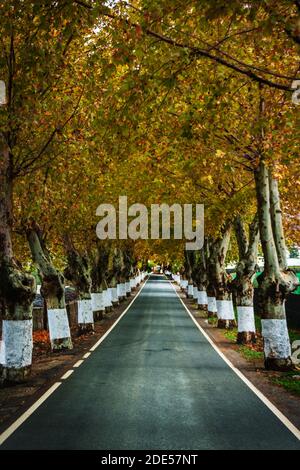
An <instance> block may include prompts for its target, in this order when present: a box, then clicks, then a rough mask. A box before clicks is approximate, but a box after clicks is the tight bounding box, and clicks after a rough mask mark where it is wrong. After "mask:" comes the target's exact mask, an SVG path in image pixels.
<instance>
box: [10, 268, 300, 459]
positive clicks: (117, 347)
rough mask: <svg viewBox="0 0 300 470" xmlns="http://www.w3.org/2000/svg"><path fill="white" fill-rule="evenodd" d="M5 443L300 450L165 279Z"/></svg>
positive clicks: (155, 282)
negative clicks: (191, 316) (194, 320)
mask: <svg viewBox="0 0 300 470" xmlns="http://www.w3.org/2000/svg"><path fill="white" fill-rule="evenodd" d="M1 448H2V449H99V450H104V449H105V450H116V449H122V450H125V449H126V450H138V449H145V450H148V449H151V450H159V449H164V450H202V449H300V441H299V440H298V439H297V437H296V436H295V435H294V434H293V433H292V432H291V431H290V430H289V429H288V428H287V427H286V426H285V425H284V424H283V423H282V422H281V421H280V419H279V418H278V417H277V416H275V414H274V413H273V412H272V411H271V410H270V409H269V408H268V407H267V406H266V405H265V404H264V403H263V401H261V400H260V399H259V398H258V397H257V395H256V394H255V393H254V392H253V391H252V390H251V389H250V388H249V387H248V386H247V385H246V384H245V383H244V382H243V381H242V380H241V378H240V377H238V376H237V375H236V374H235V372H234V371H233V370H232V368H230V366H229V365H228V364H227V363H226V362H225V361H224V360H223V359H222V357H220V355H219V354H218V353H217V352H216V351H215V349H214V348H213V347H212V345H211V344H210V343H209V341H208V340H207V339H206V338H205V336H204V335H203V334H202V333H201V331H200V330H199V329H198V328H197V327H196V325H195V324H194V322H193V320H192V319H191V318H190V316H189V315H188V313H187V311H186V309H185V308H184V306H183V304H182V302H181V301H180V299H179V298H178V296H177V294H176V292H175V290H174V289H173V287H172V285H171V283H170V282H169V281H167V280H166V279H165V278H164V277H163V276H151V277H150V279H149V280H148V281H147V283H146V285H145V287H144V288H143V289H142V291H141V293H140V295H138V297H137V298H136V299H135V300H134V302H133V303H132V305H131V306H130V308H129V310H128V311H127V313H126V314H125V315H124V316H123V317H122V319H121V320H120V321H119V323H118V324H117V325H116V326H115V328H113V330H112V331H111V333H110V334H109V335H108V336H107V337H106V338H105V339H104V341H103V342H102V343H101V344H99V346H98V347H97V348H96V349H95V350H94V351H93V352H92V354H91V355H90V356H89V357H88V358H87V359H85V360H84V362H83V363H82V364H81V365H80V367H78V368H76V369H75V370H74V373H72V375H70V376H69V377H68V378H67V379H66V380H63V381H62V383H61V385H59V386H58V388H57V389H56V390H55V391H54V393H52V394H51V395H50V396H49V398H47V400H45V401H44V402H43V403H42V404H41V405H40V406H39V407H38V408H37V409H36V411H35V412H34V413H32V414H31V415H30V416H29V417H28V419H26V420H25V421H24V422H23V424H21V425H20V426H19V427H18V428H17V429H16V430H15V431H14V432H13V433H12V434H11V435H10V436H9V437H8V439H6V440H5V441H4V443H3V445H2V447H1Z"/></svg>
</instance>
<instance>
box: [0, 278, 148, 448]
mask: <svg viewBox="0 0 300 470" xmlns="http://www.w3.org/2000/svg"><path fill="white" fill-rule="evenodd" d="M148 279H149V277H148ZM148 279H147V280H146V281H145V283H144V284H143V286H142V287H141V289H140V290H139V292H138V293H137V295H136V296H135V297H134V299H132V301H131V302H130V304H129V305H128V306H127V307H126V309H125V310H124V312H123V313H122V315H121V316H120V317H119V318H118V319H117V320H116V322H115V323H114V324H113V325H112V326H111V327H110V328H109V330H107V332H106V333H105V334H104V335H103V336H102V337H101V338H100V339H99V340H98V341H97V343H95V344H94V346H93V347H92V348H91V349H90V351H94V350H95V349H96V348H97V347H98V346H99V344H101V343H102V341H104V340H105V338H106V337H107V336H108V335H109V333H110V332H111V331H112V330H113V329H114V328H115V326H116V325H117V324H118V323H119V321H120V320H121V318H123V317H124V315H125V313H127V312H128V310H129V308H130V307H131V305H132V304H133V302H134V301H135V300H136V299H137V298H138V296H139V295H140V293H141V292H142V290H143V289H144V287H145V285H146V284H147V282H148ZM87 354H88V355H90V354H91V353H86V354H85V355H84V356H83V357H85V356H86V355H87ZM83 362H84V360H82V359H81V360H79V361H77V362H76V364H74V365H73V367H79V366H80V365H81V364H82V363H83ZM73 372H74V370H73V369H70V370H68V371H67V372H66V373H65V374H64V375H63V376H62V377H61V378H62V379H63V380H65V379H66V378H68V377H69V376H70V375H71V374H72V373H73ZM60 385H61V382H56V383H55V384H53V385H52V386H51V387H50V388H49V389H48V390H47V391H46V392H45V393H44V394H43V395H42V396H41V397H40V398H39V399H38V400H37V401H36V402H35V403H34V404H33V405H32V406H31V407H30V408H28V410H26V411H25V412H24V413H23V414H22V415H21V416H20V417H19V418H18V419H17V420H16V421H15V422H14V423H13V424H11V425H10V426H9V427H8V428H7V429H6V430H5V431H4V432H3V433H2V434H0V446H1V445H2V444H3V442H4V441H6V439H8V438H9V436H11V435H12V434H13V433H14V432H15V431H16V429H18V428H19V427H20V426H21V425H22V424H23V423H24V422H25V421H26V420H27V418H29V417H30V416H31V415H32V413H34V412H35V410H37V409H38V407H39V406H40V405H41V404H42V403H43V402H44V401H46V400H47V398H48V397H50V395H52V393H53V392H55V390H56V389H57V388H58V387H59V386H60Z"/></svg>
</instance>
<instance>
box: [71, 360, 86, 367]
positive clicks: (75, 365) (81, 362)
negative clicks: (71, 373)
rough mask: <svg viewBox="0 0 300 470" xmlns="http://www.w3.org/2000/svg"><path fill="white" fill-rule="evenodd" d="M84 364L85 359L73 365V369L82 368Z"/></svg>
mask: <svg viewBox="0 0 300 470" xmlns="http://www.w3.org/2000/svg"><path fill="white" fill-rule="evenodd" d="M83 363H84V359H80V360H79V361H77V362H75V364H74V365H73V367H79V366H81V364H83Z"/></svg>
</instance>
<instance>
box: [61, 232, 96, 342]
mask: <svg viewBox="0 0 300 470" xmlns="http://www.w3.org/2000/svg"><path fill="white" fill-rule="evenodd" d="M65 248H66V252H67V258H68V267H67V269H66V270H65V275H66V277H67V279H69V280H70V281H71V282H72V283H73V284H74V286H75V287H76V290H77V295H78V299H79V300H78V303H77V305H78V326H79V334H84V333H88V332H93V331H94V316H93V310H92V299H91V284H92V280H91V276H90V266H89V260H88V258H87V256H85V255H81V254H80V253H79V252H78V251H77V250H76V249H75V247H74V245H73V243H72V241H71V239H70V238H69V237H65Z"/></svg>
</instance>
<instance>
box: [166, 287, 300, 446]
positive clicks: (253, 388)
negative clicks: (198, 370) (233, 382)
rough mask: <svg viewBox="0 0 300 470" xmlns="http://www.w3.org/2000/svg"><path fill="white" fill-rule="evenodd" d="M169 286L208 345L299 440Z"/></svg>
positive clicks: (296, 433) (298, 435) (296, 432)
mask: <svg viewBox="0 0 300 470" xmlns="http://www.w3.org/2000/svg"><path fill="white" fill-rule="evenodd" d="M170 284H171V286H172V287H173V289H174V291H175V293H176V295H177V297H178V298H179V300H180V302H181V303H182V305H183V306H184V308H185V309H186V311H187V312H188V314H189V316H190V317H191V319H192V320H193V322H194V323H195V325H196V327H197V328H198V329H199V330H200V331H201V333H202V334H203V336H204V337H205V338H206V339H207V341H208V342H209V343H210V345H211V346H212V347H213V348H214V350H215V351H216V352H217V353H218V354H219V356H221V358H222V359H223V360H224V361H225V362H226V364H227V365H228V366H229V367H230V368H231V369H232V370H233V372H234V373H235V374H236V375H237V376H238V377H239V378H240V379H241V380H242V381H243V382H244V383H245V384H246V385H247V386H248V387H249V388H250V390H252V392H253V393H255V395H256V396H257V397H258V398H259V399H260V400H261V401H262V402H263V403H264V404H265V405H266V406H267V407H268V408H269V410H270V411H272V413H274V415H275V416H277V418H278V419H279V420H280V421H281V422H282V423H283V424H284V425H285V426H286V427H287V428H288V429H289V431H291V433H292V434H294V436H295V437H296V438H297V439H298V440H300V430H299V429H298V428H297V427H296V426H295V425H294V424H293V423H291V421H290V420H289V419H288V418H287V417H286V416H285V415H284V414H283V413H282V412H281V411H280V410H279V409H278V408H277V407H276V406H275V405H274V404H273V403H272V402H271V401H270V400H269V399H268V398H267V397H266V396H265V395H264V394H263V393H262V392H261V391H260V390H258V388H256V387H255V385H253V383H251V382H250V380H248V379H247V377H245V375H244V374H243V373H242V372H241V371H240V370H239V369H237V368H236V367H235V366H234V365H233V364H232V362H230V360H229V359H228V358H227V357H226V356H225V355H224V354H223V353H222V351H220V349H219V348H218V346H217V345H216V344H215V343H214V342H213V340H212V339H211V338H210V337H209V335H208V334H207V333H206V332H205V331H204V330H203V328H202V327H201V326H200V325H199V323H198V322H197V321H196V320H195V318H194V316H193V314H192V313H191V312H190V310H189V309H188V307H187V306H186V305H185V303H184V302H183V300H182V298H181V297H180V296H179V295H178V292H177V290H176V289H175V287H174V286H173V284H172V283H171V282H170Z"/></svg>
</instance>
